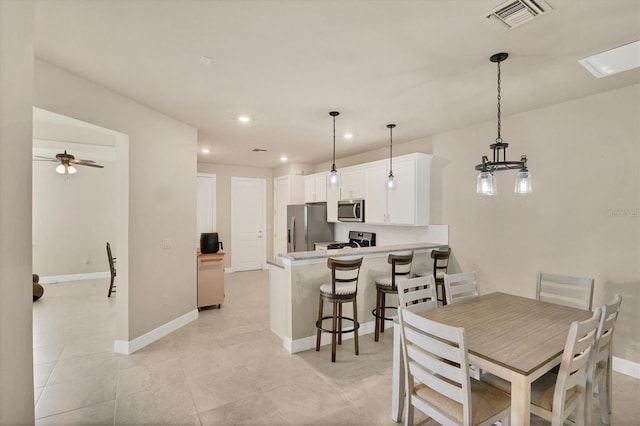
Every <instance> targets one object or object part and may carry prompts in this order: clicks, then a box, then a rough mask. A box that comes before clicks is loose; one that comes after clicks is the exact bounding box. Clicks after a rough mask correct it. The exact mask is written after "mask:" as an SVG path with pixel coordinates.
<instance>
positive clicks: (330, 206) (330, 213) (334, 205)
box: [327, 188, 340, 222]
mask: <svg viewBox="0 0 640 426" xmlns="http://www.w3.org/2000/svg"><path fill="white" fill-rule="evenodd" d="M339 199H340V190H339V189H331V188H327V222H338V200H339Z"/></svg>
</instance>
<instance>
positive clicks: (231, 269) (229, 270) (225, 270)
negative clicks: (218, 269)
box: [224, 268, 235, 274]
mask: <svg viewBox="0 0 640 426" xmlns="http://www.w3.org/2000/svg"><path fill="white" fill-rule="evenodd" d="M234 272H235V270H234V269H233V268H224V273H225V274H233V273H234Z"/></svg>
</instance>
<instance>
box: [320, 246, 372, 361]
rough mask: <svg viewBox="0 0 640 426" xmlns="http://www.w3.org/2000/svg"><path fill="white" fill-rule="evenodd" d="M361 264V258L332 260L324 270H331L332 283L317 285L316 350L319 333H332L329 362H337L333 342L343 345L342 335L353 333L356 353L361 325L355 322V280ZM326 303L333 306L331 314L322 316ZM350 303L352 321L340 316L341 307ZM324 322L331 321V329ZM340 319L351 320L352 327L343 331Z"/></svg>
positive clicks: (356, 281) (356, 314) (356, 294)
mask: <svg viewBox="0 0 640 426" xmlns="http://www.w3.org/2000/svg"><path fill="white" fill-rule="evenodd" d="M361 265H362V258H361V257H360V258H358V259H353V260H338V259H334V258H329V259H328V260H327V267H329V268H331V282H330V283H325V284H322V285H321V286H320V308H319V311H318V321H316V328H317V329H318V331H317V337H316V351H319V350H320V337H321V335H322V332H323V331H324V332H325V333H331V362H336V340H337V344H338V345H341V344H342V333H351V332H353V340H354V344H355V350H356V355H358V354H359V349H358V328H360V323H358V306H357V304H356V297H357V296H358V277H359V276H360V266H361ZM336 272H337V274H336ZM325 300H326V301H327V302H330V303H332V304H333V315H330V316H323V308H324V301H325ZM349 302H351V303H353V318H348V317H345V316H342V304H343V303H349ZM326 319H331V320H332V327H331V328H330V329H328V328H323V327H322V321H323V320H326ZM342 320H347V321H351V322H352V323H353V328H350V329H348V330H343V329H342ZM336 323H337V324H336Z"/></svg>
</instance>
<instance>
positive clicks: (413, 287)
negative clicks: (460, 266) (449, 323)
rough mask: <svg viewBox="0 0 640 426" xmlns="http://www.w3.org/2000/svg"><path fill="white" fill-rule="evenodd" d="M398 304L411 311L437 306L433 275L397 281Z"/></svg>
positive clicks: (422, 310) (421, 310)
mask: <svg viewBox="0 0 640 426" xmlns="http://www.w3.org/2000/svg"><path fill="white" fill-rule="evenodd" d="M396 285H397V287H398V299H399V301H400V306H402V307H406V308H407V309H409V310H411V311H412V312H416V313H417V312H424V311H427V310H429V309H433V308H435V307H437V306H438V302H437V295H436V284H435V282H434V280H433V275H427V276H424V277H416V278H411V279H408V280H402V281H398V282H397V283H396Z"/></svg>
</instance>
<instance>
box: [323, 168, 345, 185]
mask: <svg viewBox="0 0 640 426" xmlns="http://www.w3.org/2000/svg"><path fill="white" fill-rule="evenodd" d="M341 182H342V178H341V177H340V173H338V171H337V170H335V169H333V170H331V172H329V174H328V175H327V185H328V186H329V189H340V184H341Z"/></svg>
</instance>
